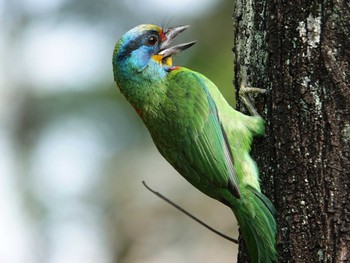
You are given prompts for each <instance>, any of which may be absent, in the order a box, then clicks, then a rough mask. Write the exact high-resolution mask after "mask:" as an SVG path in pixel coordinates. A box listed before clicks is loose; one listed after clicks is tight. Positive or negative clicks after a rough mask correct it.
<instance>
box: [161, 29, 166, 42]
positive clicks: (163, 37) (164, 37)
mask: <svg viewBox="0 0 350 263" xmlns="http://www.w3.org/2000/svg"><path fill="white" fill-rule="evenodd" d="M159 36H160V38H161V40H162V41H165V40H166V36H165V34H164V32H163V29H161V30H160V32H159Z"/></svg>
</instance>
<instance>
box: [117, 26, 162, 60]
mask: <svg viewBox="0 0 350 263" xmlns="http://www.w3.org/2000/svg"><path fill="white" fill-rule="evenodd" d="M152 35H154V36H156V37H157V38H158V39H159V36H158V32H157V31H153V30H152V31H150V32H148V34H147V37H146V38H145V34H143V35H139V36H138V37H137V38H135V39H134V40H133V41H132V43H130V44H129V45H127V46H126V47H125V48H124V50H123V51H122V52H120V53H119V55H118V57H117V60H124V59H125V58H127V57H129V56H130V54H131V52H133V51H134V50H136V49H138V48H139V47H140V46H141V45H142V44H143V42H144V41H145V39H146V43H147V39H148V38H149V37H150V36H152Z"/></svg>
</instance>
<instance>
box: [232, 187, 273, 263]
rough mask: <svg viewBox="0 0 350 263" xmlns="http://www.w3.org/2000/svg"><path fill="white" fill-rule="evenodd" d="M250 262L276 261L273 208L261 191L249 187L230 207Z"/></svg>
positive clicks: (266, 262)
mask: <svg viewBox="0 0 350 263" xmlns="http://www.w3.org/2000/svg"><path fill="white" fill-rule="evenodd" d="M232 210H233V212H234V213H235V215H236V218H237V221H238V223H239V226H240V230H241V233H242V236H243V239H244V241H245V243H246V245H247V248H248V253H249V256H250V261H251V262H252V263H272V262H277V251H276V233H277V228H276V220H275V208H274V206H273V204H272V203H271V201H270V200H269V199H268V198H267V197H266V196H265V195H263V194H262V193H260V192H259V191H257V190H255V189H254V188H252V187H249V188H248V189H247V191H246V192H245V193H244V194H243V195H242V196H241V200H240V201H239V203H235V204H234V205H233V208H232Z"/></svg>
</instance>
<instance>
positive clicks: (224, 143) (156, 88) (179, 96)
mask: <svg viewBox="0 0 350 263" xmlns="http://www.w3.org/2000/svg"><path fill="white" fill-rule="evenodd" d="M188 27H189V26H187V25H186V26H174V27H169V28H163V27H159V26H156V25H151V24H142V25H139V26H136V27H134V28H133V29H131V30H129V31H128V32H126V33H125V34H124V35H123V36H122V37H121V38H120V40H119V41H118V42H117V44H116V45H115V48H114V51H113V59H112V64H113V75H114V80H115V82H116V84H117V86H118V87H119V89H120V91H121V93H122V94H123V95H124V97H125V98H126V100H127V101H128V102H129V103H130V104H131V106H132V107H133V108H134V110H135V111H136V112H137V114H138V115H139V117H140V118H141V120H142V121H143V123H144V124H145V126H146V128H147V129H148V131H149V133H150V135H151V137H152V140H153V142H154V144H155V146H156V147H157V149H158V151H159V152H160V154H161V155H162V156H163V157H164V158H165V159H166V160H167V161H168V162H169V163H170V164H171V165H172V166H173V167H174V168H175V169H176V170H177V171H178V172H179V174H181V175H182V176H183V177H184V178H185V179H186V180H187V181H188V182H189V183H190V184H192V185H193V186H194V187H195V188H197V189H198V190H200V191H201V192H203V193H204V194H205V195H207V196H209V197H211V198H214V199H216V200H218V201H219V202H221V203H223V204H225V205H226V206H228V207H229V208H230V209H231V210H232V211H233V213H234V215H235V217H236V219H237V222H238V225H239V227H240V232H241V235H242V237H243V239H244V242H245V244H246V247H247V251H248V255H249V258H250V262H252V263H269V262H277V252H276V232H277V226H276V220H275V213H276V210H275V208H274V205H273V204H272V202H271V201H270V200H269V199H268V198H267V197H266V196H265V195H264V194H263V193H262V192H261V189H260V179H259V172H258V167H257V164H256V163H255V161H254V160H253V159H252V157H251V156H250V149H251V144H252V140H253V137H254V136H258V135H263V134H264V125H265V122H264V119H263V118H262V117H261V116H260V115H259V114H257V112H256V110H255V109H254V108H253V106H252V105H251V103H249V100H248V97H247V96H246V95H247V93H249V92H252V91H253V92H254V91H256V90H257V89H256V88H249V87H246V86H245V85H242V87H241V90H240V94H241V95H242V98H243V101H244V102H245V103H246V105H247V107H248V109H249V111H250V112H251V113H252V114H251V115H246V114H243V113H242V112H240V111H237V110H235V109H234V108H233V107H231V106H230V105H229V103H228V102H227V101H226V100H225V98H224V97H223V95H222V94H221V93H220V91H219V89H218V88H217V87H216V85H215V84H214V83H213V82H212V81H210V80H209V79H208V78H207V77H205V76H204V75H202V74H201V73H198V72H196V71H193V70H191V69H188V68H186V67H182V66H177V65H173V56H174V55H175V54H178V53H180V52H182V51H184V50H186V49H188V48H189V47H191V46H193V45H194V44H195V41H191V42H187V43H183V44H178V45H175V46H172V45H171V42H172V40H173V39H174V38H175V37H176V36H177V35H178V34H179V33H181V32H183V31H184V30H186V29H187V28H188Z"/></svg>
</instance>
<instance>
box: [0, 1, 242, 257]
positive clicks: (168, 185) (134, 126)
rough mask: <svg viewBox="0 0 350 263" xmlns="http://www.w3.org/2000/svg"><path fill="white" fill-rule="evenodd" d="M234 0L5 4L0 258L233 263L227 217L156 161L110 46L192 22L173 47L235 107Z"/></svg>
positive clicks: (1, 5)
mask: <svg viewBox="0 0 350 263" xmlns="http://www.w3.org/2000/svg"><path fill="white" fill-rule="evenodd" d="M231 13H232V3H231V1H227V0H172V1H164V0H148V1H144V0H114V1H111V0H100V1H95V0H50V1H43V0H0V25H1V32H0V262H4V263H5V262H6V263H41V262H42V263H44V262H45V263H46V262H48V263H76V262H87V263H89V262H91V263H96V262H99V263H110V262H113V263H115V262H118V263H119V262H120V263H129V262H132V263H134V262H136V263H137V262H143V263H147V262H152V263H154V262H185V261H186V262H235V260H236V253H237V252H236V250H237V246H236V245H234V244H232V243H230V242H228V241H226V240H224V239H222V238H220V237H218V236H216V235H214V234H212V233H211V232H209V231H207V230H206V229H204V228H203V227H202V226H200V225H198V224H197V223H195V222H193V221H191V220H190V219H189V218H188V217H186V216H184V215H183V214H181V213H180V212H178V211H177V210H175V209H174V208H172V207H170V206H169V205H167V204H165V203H164V202H163V201H161V200H160V199H158V198H157V197H155V196H154V195H152V194H151V193H150V192H148V191H147V190H146V189H145V188H144V187H143V186H142V184H141V181H142V180H145V181H146V182H147V183H148V184H149V185H150V186H152V187H153V188H155V189H156V190H158V191H160V192H161V193H163V194H165V195H166V196H168V197H169V198H171V199H172V200H174V201H175V202H177V203H178V204H180V205H181V206H183V207H185V208H186V209H188V210H190V211H191V212H192V213H193V214H195V215H197V216H198V217H200V218H202V219H203V220H204V221H206V222H207V223H209V224H210V225H212V226H214V227H216V228H217V229H219V230H221V231H223V232H225V233H226V234H228V235H231V236H234V237H237V236H238V234H237V224H236V222H235V219H234V216H233V214H232V212H231V211H230V210H229V209H227V208H226V207H224V206H223V205H222V204H220V203H218V202H216V201H213V200H211V199H209V198H207V197H206V196H204V195H203V194H201V193H200V192H199V191H198V190H196V189H195V188H193V187H192V186H190V185H189V184H188V183H187V182H186V181H185V180H184V179H183V178H182V177H181V176H179V175H178V174H177V173H176V171H175V170H174V169H173V168H172V167H170V165H169V164H167V163H166V161H165V160H164V159H163V158H162V157H161V156H160V154H159V153H158V152H157V150H156V149H155V147H154V146H153V144H152V141H151V138H150V136H149V134H148V133H147V131H146V129H145V128H144V127H143V125H142V123H141V121H140V120H139V119H138V117H137V115H136V114H135V113H134V111H133V110H132V109H131V107H130V106H129V105H128V104H127V103H126V101H125V100H124V99H123V97H122V96H121V94H120V92H119V90H118V89H117V88H116V86H115V84H114V82H113V75H112V65H111V64H112V63H111V59H112V51H113V48H114V45H115V43H116V41H117V40H118V39H119V38H120V37H121V36H122V34H123V33H124V32H126V31H127V30H129V29H130V28H132V27H134V26H136V25H138V24H141V23H153V24H159V25H170V26H174V25H183V24H191V25H192V26H191V28H190V29H188V30H187V31H186V32H184V33H183V34H181V36H179V37H178V38H179V40H177V41H191V40H198V42H197V44H196V45H195V46H194V47H192V48H191V49H189V50H187V51H185V52H184V53H182V54H180V55H178V56H177V57H176V58H175V59H174V60H175V64H178V65H185V66H187V67H190V68H192V69H194V70H196V71H199V72H201V73H203V74H205V75H206V76H208V77H209V78H210V79H212V80H213V81H214V82H215V83H216V84H217V85H218V86H219V88H220V89H221V90H222V92H223V93H224V95H225V96H226V97H227V98H228V100H229V101H230V102H231V103H234V91H233V87H232V75H233V63H232V58H233V56H232V52H231V48H232V19H231Z"/></svg>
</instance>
